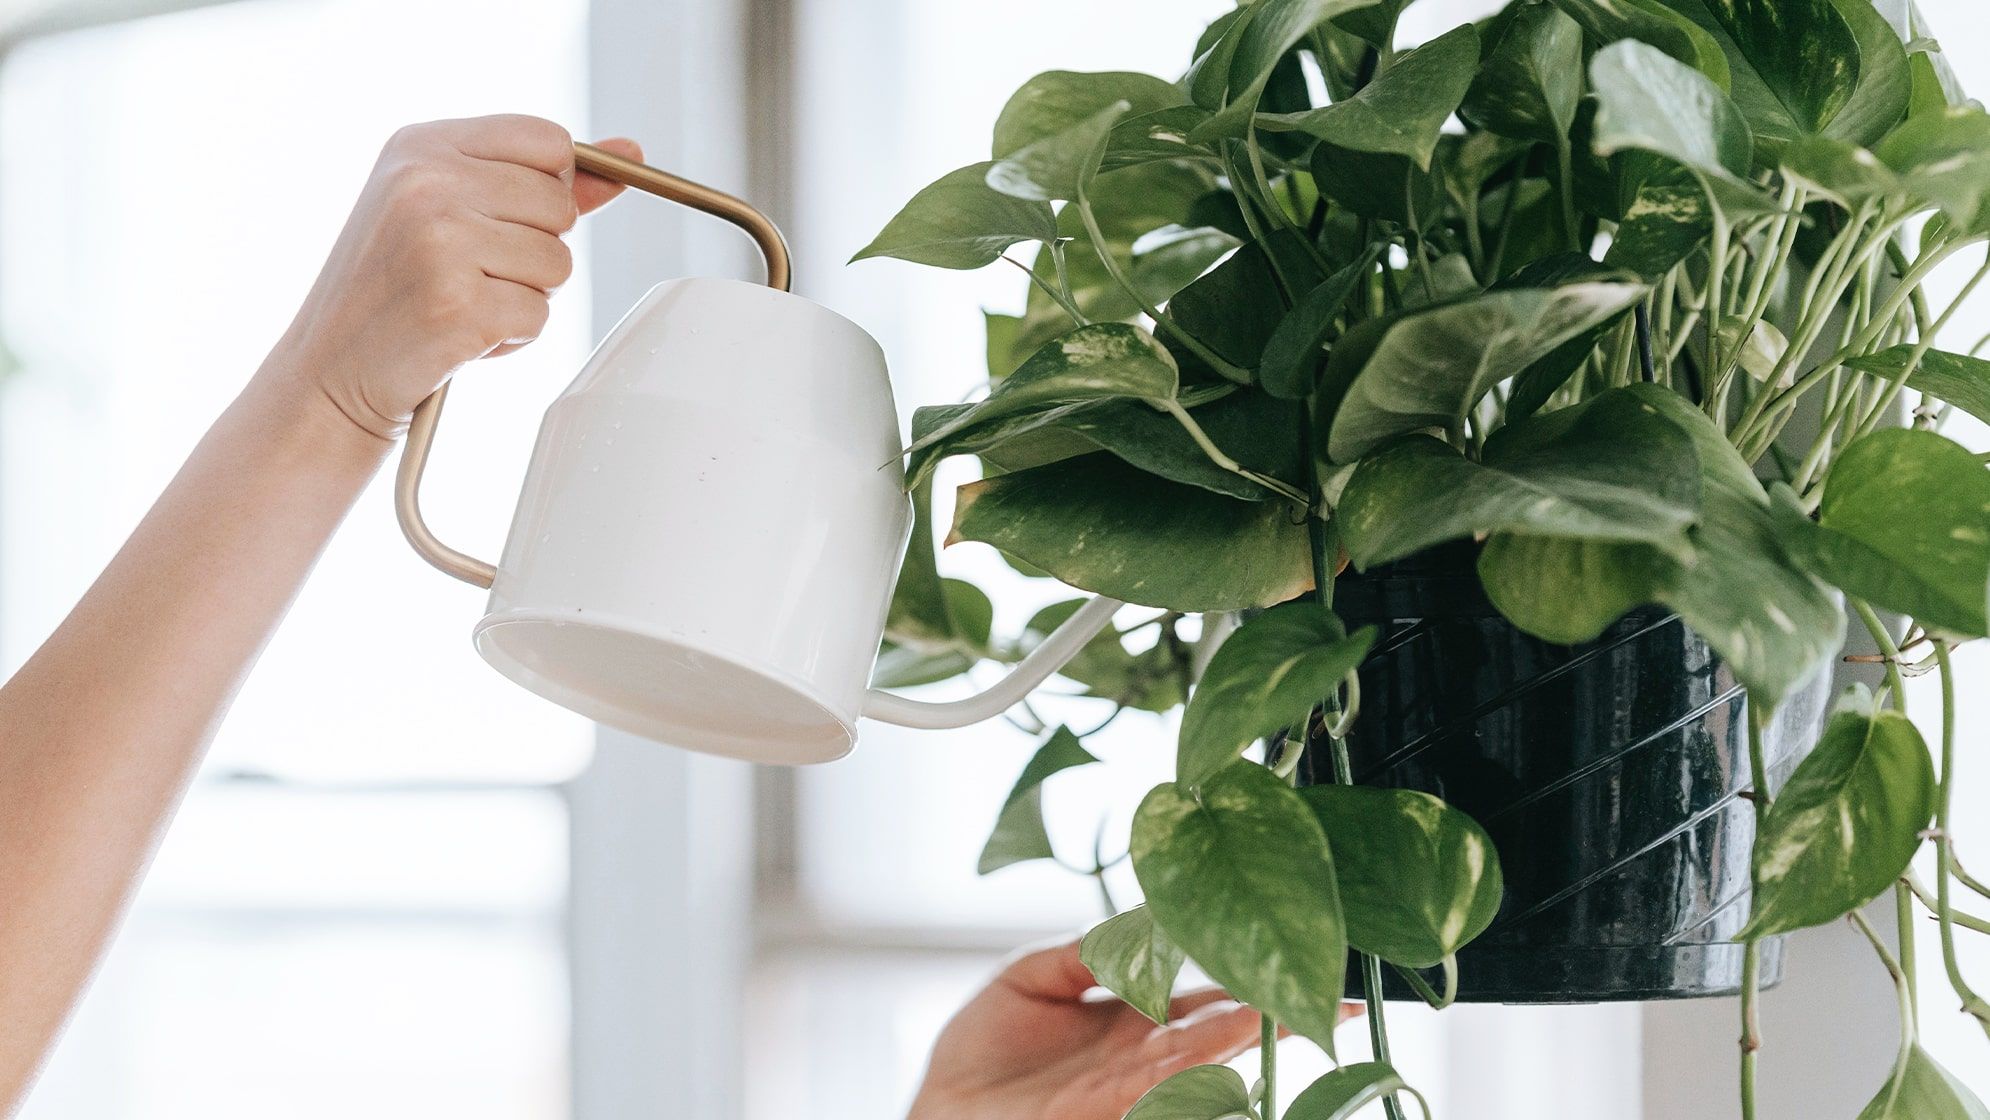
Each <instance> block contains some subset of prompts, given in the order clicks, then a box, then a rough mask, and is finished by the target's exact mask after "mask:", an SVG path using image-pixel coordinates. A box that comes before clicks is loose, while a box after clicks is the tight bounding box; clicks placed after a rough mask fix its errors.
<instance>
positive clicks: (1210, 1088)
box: [1126, 1066, 1251, 1120]
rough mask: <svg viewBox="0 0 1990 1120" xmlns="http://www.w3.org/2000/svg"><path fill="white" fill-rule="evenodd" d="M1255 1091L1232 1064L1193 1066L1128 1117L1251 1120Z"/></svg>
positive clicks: (1151, 1092) (1144, 1099) (1142, 1101)
mask: <svg viewBox="0 0 1990 1120" xmlns="http://www.w3.org/2000/svg"><path fill="white" fill-rule="evenodd" d="M1250 1116H1251V1094H1250V1091H1249V1090H1248V1089H1246V1088H1245V1087H1244V1078H1243V1076H1242V1075H1241V1074H1239V1073H1238V1072H1237V1071H1236V1070H1234V1069H1231V1068H1230V1067H1229V1066H1190V1067H1189V1068H1187V1069H1185V1070H1183V1071H1181V1072H1180V1073H1178V1074H1175V1075H1174V1076H1173V1077H1170V1078H1168V1079H1167V1080H1166V1081H1163V1082H1161V1083H1160V1084H1159V1085H1156V1086H1154V1087H1153V1088H1152V1089H1149V1090H1147V1092H1146V1094H1145V1095H1144V1096H1142V1097H1141V1098H1140V1099H1139V1100H1138V1101H1135V1102H1134V1104H1133V1110H1132V1111H1130V1112H1128V1113H1127V1114H1126V1120H1248V1118H1249V1117H1250Z"/></svg>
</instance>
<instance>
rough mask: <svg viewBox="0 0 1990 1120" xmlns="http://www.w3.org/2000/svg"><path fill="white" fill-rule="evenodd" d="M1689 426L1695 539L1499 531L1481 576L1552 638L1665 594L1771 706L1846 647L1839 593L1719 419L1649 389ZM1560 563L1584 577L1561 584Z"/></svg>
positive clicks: (1514, 612) (1506, 606) (1593, 630)
mask: <svg viewBox="0 0 1990 1120" xmlns="http://www.w3.org/2000/svg"><path fill="white" fill-rule="evenodd" d="M1646 399H1647V400H1649V401H1650V402H1651V403H1653V404H1654V405H1656V406H1658V407H1659V408H1660V410H1661V411H1663V412H1664V413H1665V414H1666V415H1667V416H1668V417H1669V418H1670V419H1672V421H1673V422H1674V423H1676V424H1678V425H1679V426H1680V427H1681V428H1683V429H1684V430H1685V431H1686V432H1687V434H1688V435H1690V436H1691V437H1692V438H1693V444H1694V448H1695V450H1696V452H1697V453H1698V455H1699V460H1700V475H1701V480H1702V483H1703V485H1702V493H1701V508H1700V520H1699V523H1698V524H1696V525H1695V526H1693V528H1691V529H1689V530H1687V533H1686V539H1687V542H1688V543H1689V544H1690V545H1691V548H1690V550H1689V551H1688V552H1687V553H1685V554H1683V555H1681V556H1677V557H1674V556H1670V555H1667V554H1666V553H1664V552H1662V551H1660V550H1658V549H1656V548H1653V547H1652V546H1650V545H1644V544H1630V543H1625V544H1603V543H1598V542H1588V541H1580V540H1571V539H1569V538H1565V537H1541V538H1536V539H1534V540H1533V541H1531V542H1526V543H1525V544H1524V546H1523V543H1522V542H1521V541H1519V540H1517V539H1516V540H1509V539H1508V538H1505V537H1501V536H1495V537H1494V538H1493V540H1492V542H1491V544H1490V545H1489V546H1488V548H1487V549H1486V551H1485V553H1484V554H1483V555H1482V556H1481V557H1480V560H1479V573H1480V579H1481V581H1483V582H1484V584H1485V586H1486V588H1487V591H1488V594H1490V595H1492V596H1493V598H1494V601H1495V603H1496V604H1497V605H1498V606H1499V608H1500V612H1501V613H1502V614H1504V615H1505V616H1506V617H1507V618H1508V619H1509V620H1510V621H1512V622H1513V623H1514V625H1516V626H1519V627H1521V628H1522V629H1524V630H1526V631H1527V632H1529V633H1532V634H1535V635H1537V636H1539V637H1542V638H1545V639H1547V640H1549V641H1559V642H1569V643H1573V642H1579V641H1587V640H1588V639H1590V638H1594V637H1595V636H1596V635H1597V634H1598V633H1600V632H1601V631H1602V629H1603V627H1604V626H1606V625H1608V624H1609V622H1610V621H1611V620H1612V619H1614V618H1615V617H1616V615H1617V614H1619V613H1621V611H1616V610H1613V608H1614V607H1616V606H1618V605H1623V606H1624V607H1625V608H1626V609H1628V607H1629V606H1631V605H1636V604H1638V603H1645V602H1657V603H1663V604H1664V605H1665V606H1667V607H1670V608H1671V609H1672V610H1675V611H1677V612H1679V616H1680V617H1681V618H1682V619H1684V620H1685V622H1686V624H1687V625H1688V626H1690V627H1692V629H1693V630H1694V632H1696V633H1698V634H1699V635H1700V636H1701V637H1703V638H1705V639H1706V641H1707V643H1708V644H1709V645H1711V646H1712V647H1713V648H1714V650H1715V651H1716V652H1717V653H1719V654H1720V655H1721V657H1722V658H1723V659H1724V660H1725V661H1726V662H1727V665H1728V668H1729V670H1730V671H1732V672H1733V673H1734V675H1735V676H1736V677H1737V678H1738V679H1739V680H1740V681H1741V682H1742V683H1743V684H1744V685H1746V686H1748V689H1749V695H1750V696H1751V697H1752V699H1753V700H1754V702H1755V703H1758V704H1764V705H1768V706H1769V707H1772V708H1773V707H1774V706H1775V705H1776V704H1778V703H1780V702H1781V700H1782V697H1783V696H1784V694H1785V693H1787V692H1788V691H1789V690H1791V689H1792V688H1795V687H1797V686H1798V685H1799V684H1802V683H1804V682H1806V681H1809V680H1810V679H1811V678H1812V677H1813V676H1814V675H1815V674H1816V673H1817V672H1818V671H1819V670H1820V669H1821V668H1822V667H1823V666H1824V664H1825V663H1826V662H1827V661H1828V660H1829V659H1830V657H1831V656H1832V654H1834V653H1836V652H1837V651H1838V647H1839V646H1840V644H1842V642H1843V640H1844V632H1845V618H1844V614H1843V612H1842V611H1841V610H1840V609H1839V607H1838V604H1837V601H1836V600H1835V599H1834V598H1833V597H1832V596H1831V595H1830V594H1828V593H1827V592H1826V591H1825V590H1824V588H1823V587H1822V586H1820V585H1819V584H1818V582H1817V580H1816V579H1814V578H1812V577H1811V576H1810V575H1809V574H1808V573H1807V572H1805V571H1804V570H1803V569H1802V568H1801V567H1799V566H1798V565H1797V564H1796V562H1795V561H1794V560H1792V559H1791V558H1790V556H1789V554H1788V552H1787V551H1786V550H1785V548H1784V545H1783V542H1782V537H1781V534H1780V532H1779V530H1778V525H1777V522H1776V521H1775V519H1774V518H1773V517H1772V516H1771V513H1770V510H1769V502H1768V495H1767V494H1766V493H1765V492H1764V491H1763V490H1762V486H1761V484H1760V483H1758V482H1756V481H1755V475H1754V473H1753V472H1752V471H1751V470H1749V467H1748V464H1747V463H1746V462H1745V461H1743V460H1742V458H1741V455H1740V454H1739V453H1738V452H1736V451H1735V449H1734V447H1733V445H1731V444H1730V443H1728V441H1727V437H1726V436H1725V435H1723V434H1722V433H1721V431H1720V429H1718V428H1716V427H1715V426H1714V424H1713V423H1712V422H1711V421H1710V420H1708V419H1707V416H1706V414H1705V413H1704V412H1702V411H1700V409H1698V408H1696V407H1694V406H1693V405H1692V404H1691V403H1690V402H1689V401H1687V400H1686V399H1685V398H1684V397H1681V396H1679V395H1678V394H1677V393H1671V392H1666V393H1663V394H1658V395H1653V396H1648V397H1647V398H1646ZM1557 573H1560V574H1561V575H1563V576H1565V577H1566V578H1568V579H1570V580H1576V579H1580V580H1581V582H1580V583H1579V584H1577V583H1570V584H1567V585H1562V584H1560V583H1559V581H1558V578H1557Z"/></svg>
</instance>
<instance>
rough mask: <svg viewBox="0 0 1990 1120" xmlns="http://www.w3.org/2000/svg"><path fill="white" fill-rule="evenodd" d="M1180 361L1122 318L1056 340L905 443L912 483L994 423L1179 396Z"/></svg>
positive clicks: (995, 425)
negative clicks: (1127, 400)
mask: <svg viewBox="0 0 1990 1120" xmlns="http://www.w3.org/2000/svg"><path fill="white" fill-rule="evenodd" d="M1179 376H1180V375H1179V374H1178V373H1177V372H1176V369H1175V359H1174V357H1173V356H1172V355H1170V354H1169V353H1168V351H1167V350H1166V348H1164V347H1163V346H1162V345H1161V344H1160V343H1159V342H1157V341H1155V339H1154V336H1152V335H1150V334H1148V333H1147V332H1146V331H1143V330H1141V329H1140V328H1139V327H1134V326H1128V325H1127V324H1124V323H1094V324H1092V325H1091V326H1089V327H1079V328H1078V329H1077V330H1075V331H1072V332H1071V333H1070V334H1067V335H1065V336H1064V337H1062V338H1058V339H1053V340H1052V341H1050V342H1047V343H1045V344H1044V346H1043V348H1042V349H1040V350H1038V351H1037V352H1036V353H1034V354H1032V355H1030V357H1029V360H1028V361H1026V362H1024V363H1023V364H1022V366H1021V367H1020V368H1018V369H1017V370H1016V372H1014V373H1012V374H1010V375H1009V376H1008V377H1005V378H1003V379H1002V381H1001V382H999V383H998V384H997V385H996V386H995V388H994V391H992V392H990V393H989V394H988V396H987V398H986V399H984V400H982V401H980V402H979V403H976V404H974V405H972V406H970V407H968V408H966V409H963V410H960V411H958V412H955V413H951V414H949V415H948V416H947V418H946V419H945V421H944V422H942V423H940V424H939V425H938V426H937V427H934V428H931V429H930V430H928V431H925V432H924V433H922V434H921V435H920V436H919V438H918V439H916V440H914V441H913V443H912V445H911V446H910V447H908V448H906V454H908V455H909V456H911V468H912V469H911V473H910V478H911V481H912V482H913V483H914V484H916V483H918V482H921V481H924V480H925V479H926V478H928V477H929V476H930V475H931V474H932V471H933V468H934V466H936V465H937V464H938V462H939V460H940V459H941V458H944V457H945V456H946V455H948V454H951V453H952V449H953V448H954V446H955V445H958V444H960V443H962V442H963V441H965V440H968V439H971V438H973V437H975V436H976V435H977V434H979V435H981V436H983V437H985V436H986V434H987V433H988V432H989V431H990V430H991V429H998V428H1002V427H1005V426H1006V427H1009V428H1014V427H1015V426H1016V425H1017V424H1018V423H1019V422H1027V421H1028V420H1030V419H1032V418H1034V417H1037V416H1040V415H1042V414H1044V413H1047V412H1049V411H1051V410H1053V409H1056V408H1059V407H1062V406H1068V405H1073V404H1085V403H1090V402H1093V401H1101V400H1111V399H1116V398H1126V397H1130V398H1134V399H1137V400H1173V399H1174V396H1175V393H1176V391H1177V389H1178V388H1179V384H1180V383H1179Z"/></svg>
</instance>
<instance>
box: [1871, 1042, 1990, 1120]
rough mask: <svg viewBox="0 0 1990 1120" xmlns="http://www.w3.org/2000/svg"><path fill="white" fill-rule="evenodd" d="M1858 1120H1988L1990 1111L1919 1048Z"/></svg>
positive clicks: (1916, 1048)
mask: <svg viewBox="0 0 1990 1120" xmlns="http://www.w3.org/2000/svg"><path fill="white" fill-rule="evenodd" d="M1858 1120H1990V1108H1986V1107H1985V1106H1984V1104H1983V1101H1982V1100H1981V1099H1980V1098H1978V1097H1977V1095H1976V1094H1975V1093H1972V1092H1970V1091H1969V1087H1968V1086H1967V1085H1964V1084H1963V1083H1962V1082H1961V1081H1959V1080H1957V1079H1956V1076H1955V1075H1954V1074H1952V1073H1950V1072H1949V1071H1948V1070H1946V1069H1943V1068H1942V1066H1941V1063H1939V1062H1937V1061H1935V1059H1934V1058H1932V1057H1930V1056H1929V1054H1928V1052H1927V1051H1926V1050H1923V1049H1921V1048H1920V1047H1919V1046H1916V1047H1914V1049H1913V1051H1912V1052H1910V1053H1909V1054H1908V1055H1907V1067H1906V1069H1904V1070H1902V1071H1901V1075H1900V1078H1899V1080H1898V1081H1897V1082H1896V1081H1895V1080H1894V1079H1892V1078H1888V1079H1887V1084H1886V1087H1885V1088H1883V1089H1881V1090H1880V1091H1879V1095H1878V1096H1876V1097H1874V1098H1873V1099H1872V1101H1871V1103H1869V1104H1867V1105H1866V1107H1864V1108H1862V1109H1860V1110H1859V1116H1858Z"/></svg>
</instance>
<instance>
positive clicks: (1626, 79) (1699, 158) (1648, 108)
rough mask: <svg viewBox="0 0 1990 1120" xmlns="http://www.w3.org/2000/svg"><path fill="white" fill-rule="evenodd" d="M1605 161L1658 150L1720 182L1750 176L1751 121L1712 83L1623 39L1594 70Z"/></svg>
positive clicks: (1600, 54) (1599, 148)
mask: <svg viewBox="0 0 1990 1120" xmlns="http://www.w3.org/2000/svg"><path fill="white" fill-rule="evenodd" d="M1589 75H1590V82H1591V84H1592V85H1593V86H1594V87H1595V90H1596V137H1595V148H1596V152H1597V154H1598V155H1605V156H1607V155H1612V154H1614V153H1616V152H1621V151H1627V150H1637V151H1646V152H1655V153H1657V154H1659V155H1662V156H1665V157H1667V158H1668V159H1673V160H1677V161H1678V162H1680V163H1682V164H1684V165H1686V166H1687V167H1689V168H1692V169H1693V170H1695V171H1697V172H1700V173H1702V174H1704V175H1709V176H1713V177H1716V178H1726V179H1729V180H1732V181H1739V180H1740V179H1741V178H1743V177H1745V176H1746V175H1747V174H1748V168H1749V160H1750V151H1751V148H1752V141H1751V140H1750V138H1749V133H1748V122H1747V121H1746V120H1745V119H1743V117H1742V115H1741V110H1740V109H1738V108H1736V107H1735V104H1734V102H1732V101H1730V100H1729V99H1728V96H1727V94H1726V93H1724V92H1722V90H1721V88H1720V86H1718V85H1716V84H1715V83H1714V81H1713V79H1711V78H1709V77H1707V76H1706V75H1705V74H1702V73H1700V72H1699V71H1698V70H1695V69H1693V68H1692V67H1690V66H1688V65H1686V64H1685V63H1683V62H1680V61H1679V60H1677V59H1675V58H1672V57H1671V56H1669V55H1667V54H1666V53H1665V52H1664V51H1661V50H1659V49H1658V48H1657V47H1653V46H1651V45H1649V44H1646V43H1641V42H1638V41H1636V40H1624V41H1622V42H1617V43H1612V44H1610V45H1609V46H1607V47H1605V48H1603V49H1602V50H1600V51H1597V52H1596V57H1595V58H1594V59H1592V60H1591V61H1590V64H1589Z"/></svg>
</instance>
